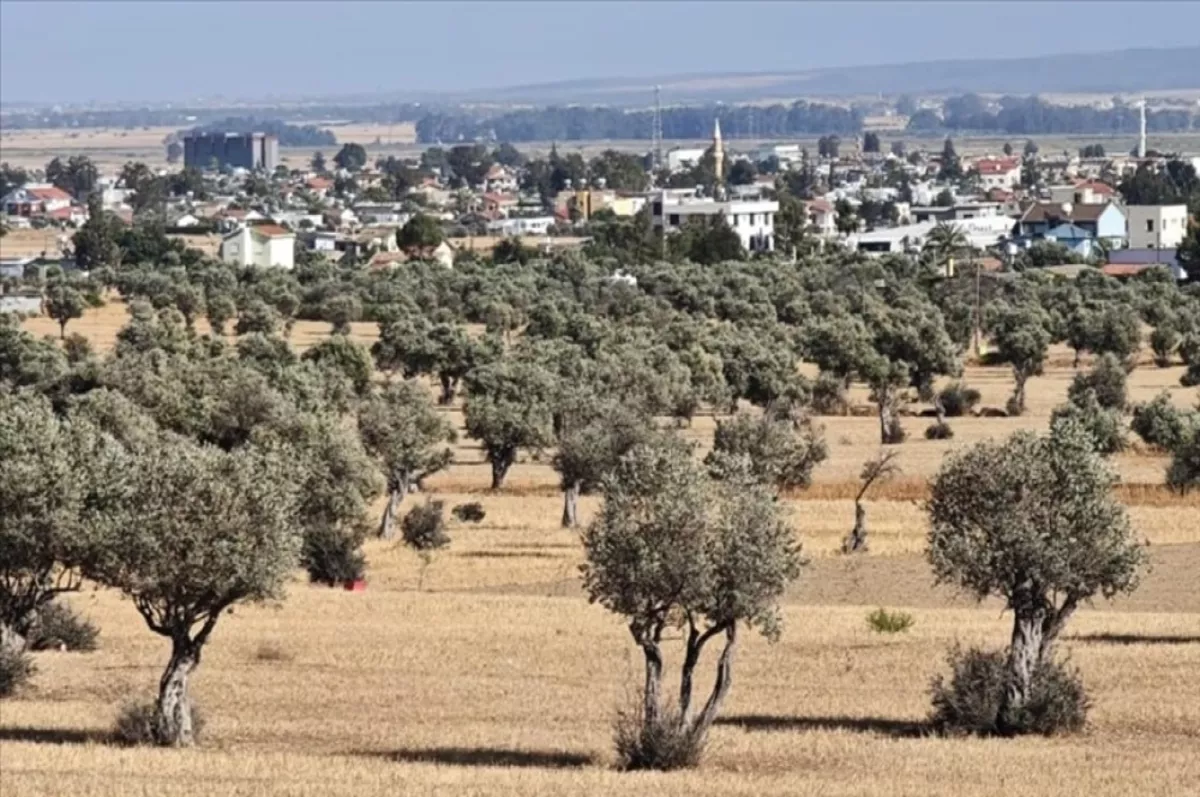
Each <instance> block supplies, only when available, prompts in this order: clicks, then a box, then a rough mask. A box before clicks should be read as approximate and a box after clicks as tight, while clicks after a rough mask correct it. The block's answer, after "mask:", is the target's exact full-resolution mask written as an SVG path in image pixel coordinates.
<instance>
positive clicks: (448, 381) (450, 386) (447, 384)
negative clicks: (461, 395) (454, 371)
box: [438, 374, 458, 404]
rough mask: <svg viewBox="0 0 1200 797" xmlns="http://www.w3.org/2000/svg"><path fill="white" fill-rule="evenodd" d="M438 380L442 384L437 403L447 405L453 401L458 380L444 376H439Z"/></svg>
mask: <svg viewBox="0 0 1200 797" xmlns="http://www.w3.org/2000/svg"><path fill="white" fill-rule="evenodd" d="M438 379H440V380H441V383H442V395H441V396H439V397H438V403H439V404H449V403H451V402H452V401H454V395H455V393H456V392H457V390H456V388H457V385H458V380H456V379H454V378H452V377H450V376H448V375H446V374H439V375H438Z"/></svg>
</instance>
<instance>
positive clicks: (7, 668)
mask: <svg viewBox="0 0 1200 797" xmlns="http://www.w3.org/2000/svg"><path fill="white" fill-rule="evenodd" d="M33 672H34V666H33V659H31V658H30V657H29V656H28V655H26V653H25V652H24V651H22V650H16V649H14V648H12V647H7V646H4V645H0V697H11V696H12V695H15V694H16V693H17V690H18V689H20V688H21V687H23V686H24V685H25V684H26V683H28V682H29V679H30V677H32V676H33Z"/></svg>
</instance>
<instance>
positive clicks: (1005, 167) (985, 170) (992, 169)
mask: <svg viewBox="0 0 1200 797" xmlns="http://www.w3.org/2000/svg"><path fill="white" fill-rule="evenodd" d="M1020 164H1021V161H1020V160H1018V159H1017V158H1015V157H1011V158H980V159H979V160H977V161H975V170H976V171H977V172H979V173H980V174H1006V173H1007V172H1011V171H1012V170H1013V169H1016V168H1017V167H1018V166H1019V165H1020Z"/></svg>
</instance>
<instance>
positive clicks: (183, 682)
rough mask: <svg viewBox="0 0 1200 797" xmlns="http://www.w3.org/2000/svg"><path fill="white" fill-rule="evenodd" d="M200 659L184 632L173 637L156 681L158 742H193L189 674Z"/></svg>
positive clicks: (179, 744) (173, 744) (184, 744)
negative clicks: (164, 664)
mask: <svg viewBox="0 0 1200 797" xmlns="http://www.w3.org/2000/svg"><path fill="white" fill-rule="evenodd" d="M199 662H200V651H199V648H198V647H197V646H195V645H194V644H193V643H192V641H191V640H190V639H188V638H187V637H186V635H184V636H180V637H176V638H175V639H173V640H172V643H171V661H170V663H169V664H167V669H166V672H164V673H163V676H162V680H161V681H159V685H158V705H157V706H156V708H155V716H154V720H155V726H156V727H155V736H156V737H157V742H158V743H159V744H161V745H164V746H170V747H191V746H192V745H193V744H195V741H196V739H195V732H194V729H193V728H192V701H191V698H190V697H189V696H188V676H190V675H191V673H192V670H194V669H195V668H196V665H197V664H198V663H199Z"/></svg>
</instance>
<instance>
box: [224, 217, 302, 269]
mask: <svg viewBox="0 0 1200 797" xmlns="http://www.w3.org/2000/svg"><path fill="white" fill-rule="evenodd" d="M295 247H296V236H295V234H293V233H292V232H290V231H289V230H285V229H284V228H283V227H280V226H278V225H276V224H259V225H254V226H245V227H239V228H238V229H236V230H234V231H233V232H231V233H228V234H227V235H226V236H225V237H224V238H222V239H221V260H223V261H224V262H226V263H229V264H230V265H234V266H242V267H245V266H257V267H259V268H282V269H285V270H287V271H291V270H292V268H293V267H294V266H295Z"/></svg>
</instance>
